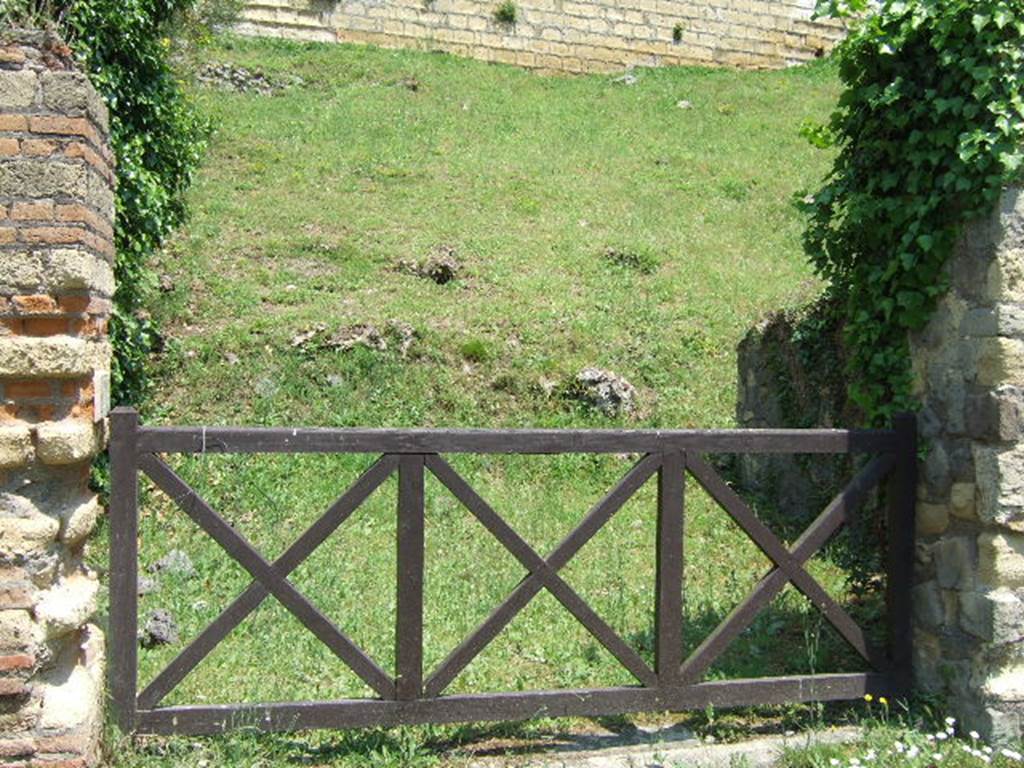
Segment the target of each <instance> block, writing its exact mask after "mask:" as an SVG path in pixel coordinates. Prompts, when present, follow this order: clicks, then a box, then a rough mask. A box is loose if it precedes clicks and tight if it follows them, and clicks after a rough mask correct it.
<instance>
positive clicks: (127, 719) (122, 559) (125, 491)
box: [109, 408, 139, 731]
mask: <svg viewBox="0 0 1024 768" xmlns="http://www.w3.org/2000/svg"><path fill="white" fill-rule="evenodd" d="M138 427H139V414H138V413H136V412H135V410H134V409H132V408H115V409H114V411H113V412H112V413H111V414H110V433H111V434H110V629H109V633H110V637H109V643H110V662H109V665H110V666H109V669H110V673H109V678H110V682H109V688H110V697H111V700H112V703H113V706H114V711H115V714H116V718H117V724H118V726H119V727H120V728H121V730H123V731H130V730H132V729H133V728H134V727H135V710H136V706H135V694H136V686H137V674H138V673H137V668H138V667H137V661H138V659H137V654H138V652H137V648H136V643H137V639H136V634H137V632H138V586H137V585H138V562H139V556H138V541H139V539H138V535H139V508H138V501H139V471H138V463H139V462H138V448H137V444H136V439H137V433H138Z"/></svg>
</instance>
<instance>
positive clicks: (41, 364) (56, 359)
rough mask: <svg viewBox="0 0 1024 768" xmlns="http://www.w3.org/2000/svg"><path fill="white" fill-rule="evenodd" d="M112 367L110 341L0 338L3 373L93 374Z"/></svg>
mask: <svg viewBox="0 0 1024 768" xmlns="http://www.w3.org/2000/svg"><path fill="white" fill-rule="evenodd" d="M109 367H110V345H109V344H108V343H107V342H95V341H84V340H82V339H74V338H70V337H59V336H57V337H51V338H25V337H4V338H0V376H19V377H21V376H40V377H42V376H51V377H54V378H69V377H81V376H91V375H92V373H93V371H95V370H97V369H100V370H106V369H107V368H109Z"/></svg>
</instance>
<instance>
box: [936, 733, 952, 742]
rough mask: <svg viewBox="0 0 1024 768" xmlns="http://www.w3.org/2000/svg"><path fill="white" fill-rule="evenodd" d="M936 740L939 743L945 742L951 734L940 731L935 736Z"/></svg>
mask: <svg viewBox="0 0 1024 768" xmlns="http://www.w3.org/2000/svg"><path fill="white" fill-rule="evenodd" d="M935 738H936V739H938V740H939V741H945V740H946V739H948V738H949V734H948V733H945V732H943V731H939V732H938V733H936V734H935Z"/></svg>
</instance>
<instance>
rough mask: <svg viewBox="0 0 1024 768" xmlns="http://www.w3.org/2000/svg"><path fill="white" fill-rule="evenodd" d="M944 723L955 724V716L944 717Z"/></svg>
mask: <svg viewBox="0 0 1024 768" xmlns="http://www.w3.org/2000/svg"><path fill="white" fill-rule="evenodd" d="M946 725H956V718H955V717H947V718H946Z"/></svg>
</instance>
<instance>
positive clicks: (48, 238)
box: [20, 227, 92, 245]
mask: <svg viewBox="0 0 1024 768" xmlns="http://www.w3.org/2000/svg"><path fill="white" fill-rule="evenodd" d="M20 235H21V241H22V242H24V243H32V244H33V245H72V244H74V243H85V242H87V241H88V240H89V239H90V238H91V237H92V236H91V235H90V234H89V233H88V232H86V231H85V230H84V229H79V228H78V227H29V228H28V229H23V230H21V232H20Z"/></svg>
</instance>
